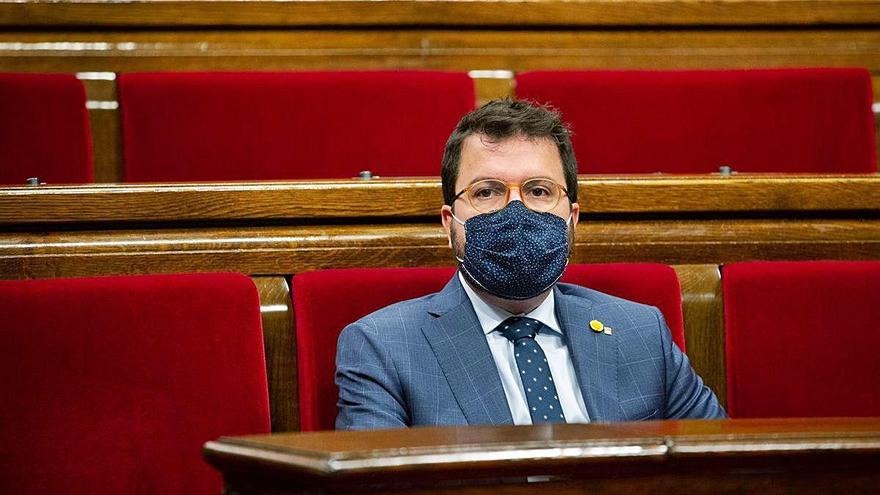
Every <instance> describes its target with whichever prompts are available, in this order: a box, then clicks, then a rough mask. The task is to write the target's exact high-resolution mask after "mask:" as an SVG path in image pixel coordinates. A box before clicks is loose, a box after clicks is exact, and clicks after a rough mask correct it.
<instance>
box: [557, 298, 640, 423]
mask: <svg viewBox="0 0 880 495" xmlns="http://www.w3.org/2000/svg"><path fill="white" fill-rule="evenodd" d="M554 290H555V291H556V294H555V297H556V318H557V320H558V321H559V325H560V326H561V327H562V328H563V330H564V333H565V337H566V339H567V341H568V349H569V352H570V354H571V360H572V363H573V364H574V370H575V374H576V375H577V378H578V384H579V386H580V389H581V393H582V394H583V396H584V402H585V405H586V407H587V412H588V413H589V414H590V421H591V422H606V421H620V420H622V419H623V411H622V410H621V408H620V403H619V400H618V391H617V371H618V366H617V338H616V336H615V335H614V334H613V333H612V334H611V335H607V334H604V333H597V332H594V331H593V330H591V329H590V321H591V320H593V319H597V320H599V321H604V320H603V319H602V314H601V313H602V312H601V311H598V310H597V309H596V308H594V307H593V305H592V303H591V302H590V301H588V300H586V299H583V298H580V297H574V296H568V295H566V294H564V293H563V292H562V291H561V290H560V289H559V287H556V288H555V289H554Z"/></svg>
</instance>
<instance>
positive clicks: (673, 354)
mask: <svg viewBox="0 0 880 495" xmlns="http://www.w3.org/2000/svg"><path fill="white" fill-rule="evenodd" d="M653 310H654V312H655V315H656V317H657V321H658V324H659V326H660V342H661V346H662V350H663V354H664V360H663V361H664V363H665V376H664V380H665V386H666V411H665V414H664V417H665V418H666V419H684V418H690V419H713V418H719V419H720V418H726V417H727V413H726V412H725V411H724V408H723V407H721V404H720V403H719V402H718V398H717V397H716V396H715V393H714V392H712V390H711V389H710V388H709V387H707V386H706V385H705V384H704V383H703V379H702V378H700V376H699V375H697V372H696V371H694V369H693V367H691V363H690V360H688V358H687V356H686V355H685V354H684V353H683V352H681V349H679V348H678V346H677V345H675V343H674V342H673V341H672V334H671V332H670V331H669V327H667V326H666V320H665V319H664V318H663V314H662V313H661V312H660V310H659V309H657V308H653Z"/></svg>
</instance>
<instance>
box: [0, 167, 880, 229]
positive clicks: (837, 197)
mask: <svg viewBox="0 0 880 495" xmlns="http://www.w3.org/2000/svg"><path fill="white" fill-rule="evenodd" d="M578 197H579V201H578V202H579V204H580V206H581V212H582V215H583V216H584V217H585V218H590V217H593V216H602V215H616V216H630V217H632V216H635V215H647V214H675V215H684V216H687V215H690V214H697V213H700V214H713V215H716V216H717V215H720V214H726V213H731V212H736V213H743V214H744V213H753V214H754V213H771V212H775V213H779V212H789V213H790V212H797V213H798V214H799V215H798V216H811V215H817V214H825V213H828V212H833V213H837V214H848V215H857V214H858V213H860V212H869V211H875V212H876V211H880V176H878V175H851V176H844V175H839V176H834V175H828V176H809V175H803V176H797V175H794V176H786V175H772V174H768V175H737V176H731V177H721V176H717V175H715V176H712V175H705V176H676V175H667V176H661V175H646V176H630V177H616V176H615V177H610V176H608V177H606V176H598V175H593V176H581V177H580V180H579V196H578ZM442 204H443V199H442V193H441V190H440V180H439V178H437V177H425V178H413V179H393V180H392V179H388V180H383V179H377V180H360V179H352V180H335V181H329V180H328V181H299V182H253V183H196V184H140V185H137V184H131V185H127V184H115V185H114V184H92V185H84V186H52V185H47V186H38V187H26V186H16V187H6V188H0V225H26V224H49V223H51V224H57V223H88V222H94V223H101V222H168V223H173V222H183V221H202V220H215V221H232V220H310V221H316V220H318V221H320V220H322V219H327V220H331V219H358V218H361V219H363V218H376V219H378V218H387V219H394V220H398V221H400V220H402V219H407V218H409V219H412V220H418V219H424V218H426V217H430V218H432V219H433V218H437V216H438V215H439V211H440V206H441V205H442Z"/></svg>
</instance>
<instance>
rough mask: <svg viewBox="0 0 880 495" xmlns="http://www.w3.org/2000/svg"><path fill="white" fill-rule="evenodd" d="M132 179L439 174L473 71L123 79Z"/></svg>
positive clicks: (467, 100) (468, 103) (469, 94)
mask: <svg viewBox="0 0 880 495" xmlns="http://www.w3.org/2000/svg"><path fill="white" fill-rule="evenodd" d="M119 97H120V103H121V111H122V117H123V122H122V123H123V137H124V148H125V179H126V180H127V181H212V180H272V179H321V178H349V177H356V176H357V175H358V173H359V172H360V171H362V170H370V171H372V172H373V174H374V175H379V176H417V175H439V174H440V158H441V156H442V154H443V146H444V144H445V143H446V139H447V137H448V136H449V133H450V132H452V129H453V128H454V127H455V124H456V123H457V122H458V119H459V118H461V116H462V115H463V114H465V113H466V112H468V111H470V110H472V109H473V108H474V104H475V92H474V85H473V81H472V80H471V79H470V77H469V76H468V75H467V74H466V73H451V72H428V71H398V72H390V71H387V72H382V71H378V72H275V73H273V72H243V73H233V72H226V73H144V74H123V75H121V76H120V77H119Z"/></svg>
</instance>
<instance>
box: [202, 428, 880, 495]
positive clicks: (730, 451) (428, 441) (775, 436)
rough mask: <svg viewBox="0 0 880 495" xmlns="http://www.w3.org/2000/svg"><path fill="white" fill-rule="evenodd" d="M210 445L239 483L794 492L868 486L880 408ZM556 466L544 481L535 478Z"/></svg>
mask: <svg viewBox="0 0 880 495" xmlns="http://www.w3.org/2000/svg"><path fill="white" fill-rule="evenodd" d="M205 455H206V458H207V459H208V461H209V462H211V463H212V464H213V465H214V466H215V467H218V468H219V469H220V470H221V472H223V473H224V475H225V477H226V479H227V481H228V482H229V484H230V487H231V488H232V489H234V490H240V491H241V493H270V492H271V493H300V492H304V491H306V490H310V489H311V490H321V492H322V493H354V492H369V491H373V492H386V493H387V492H391V493H452V491H453V490H455V492H456V493H547V492H548V491H549V492H550V493H658V492H657V491H656V490H658V489H673V490H674V492H675V493H685V494H690V493H738V492H737V491H736V490H744V489H745V490H748V488H749V487H751V489H752V490H753V491H754V490H756V489H757V490H758V491H761V493H796V489H798V488H807V487H808V486H809V487H810V488H811V489H810V492H811V493H840V491H839V490H840V489H841V488H847V489H849V490H852V493H870V492H869V491H868V490H870V489H873V488H875V487H876V484H875V483H876V481H877V480H878V478H880V476H878V473H877V471H876V465H877V464H876V463H877V462H878V459H880V419H878V418H865V419H855V418H845V419H788V420H722V421H706V420H703V421H654V422H645V423H618V424H591V425H567V424H561V425H539V426H494V427H467V428H461V427H459V428H415V429H404V430H386V431H375V432H320V433H308V434H302V433H301V434H285V435H272V436H260V437H240V438H223V439H220V440H219V441H216V442H209V443H208V444H207V445H206V448H205ZM548 475H549V476H550V478H549V479H548V478H544V479H545V482H544V483H540V482H536V480H535V479H531V480H526V477H527V476H548ZM529 481H531V483H529ZM810 484H811V485H810ZM511 485H513V486H511ZM516 485H519V486H516ZM762 489H769V491H764V490H762ZM273 490H274V491H273ZM627 490H630V491H627ZM793 490H794V491H793ZM236 493H238V491H236ZM739 493H741V491H740V492H739Z"/></svg>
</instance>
